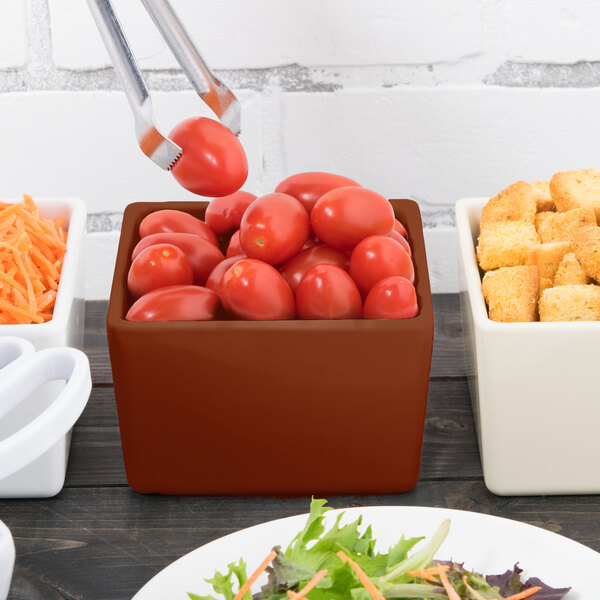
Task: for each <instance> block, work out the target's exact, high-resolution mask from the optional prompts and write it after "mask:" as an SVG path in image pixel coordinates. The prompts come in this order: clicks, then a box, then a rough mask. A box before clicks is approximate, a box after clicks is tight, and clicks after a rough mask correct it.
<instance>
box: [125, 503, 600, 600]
mask: <svg viewBox="0 0 600 600" xmlns="http://www.w3.org/2000/svg"><path fill="white" fill-rule="evenodd" d="M339 512H340V510H331V511H329V512H328V513H327V523H328V524H331V523H332V522H333V520H334V519H335V516H336V515H337V514H338V513H339ZM358 515H363V525H364V526H365V527H366V526H367V525H369V524H371V525H372V526H373V536H374V537H375V538H376V539H377V541H378V544H377V549H378V550H384V551H385V550H387V548H388V547H389V546H390V545H391V544H393V543H395V542H396V541H397V540H398V539H399V538H400V536H401V535H402V534H404V535H405V536H407V537H413V536H418V537H420V536H425V537H426V538H427V539H429V538H430V537H431V536H432V535H433V533H434V531H435V530H436V529H437V527H438V525H439V524H440V523H441V521H442V520H444V519H447V518H449V519H451V521H452V524H451V528H450V533H449V535H448V537H447V538H446V540H445V542H444V543H443V544H442V547H441V548H440V550H439V552H438V554H437V555H436V558H438V559H442V560H444V559H453V560H455V561H457V562H464V563H465V567H466V568H472V569H474V570H476V571H480V572H482V573H484V574H486V575H492V574H498V573H503V572H504V571H506V570H507V569H511V568H512V567H513V565H514V564H515V563H517V562H518V563H519V566H520V567H521V568H522V569H523V573H522V575H521V577H525V578H527V577H529V576H537V577H539V578H540V579H541V580H542V581H544V582H545V583H546V584H548V585H550V586H552V587H556V588H560V587H571V588H573V589H572V590H571V591H570V592H569V594H568V595H567V596H566V597H565V598H568V600H590V599H591V598H597V597H598V594H597V592H598V573H600V554H599V553H598V552H595V551H593V550H591V549H590V548H587V547H586V546H583V545H582V544H579V543H577V542H574V541H573V540H570V539H568V538H566V537H563V536H561V535H557V534H556V533H551V532H549V531H546V530H545V529H540V528H539V527H534V526H533V525H527V524H525V523H519V522H518V521H511V520H510V519H503V518H500V517H493V516H490V515H484V514H480V513H473V512H466V511H460V510H450V509H445V508H427V507H411V506H378V507H361V508H349V509H346V517H345V518H344V520H343V521H342V522H348V521H351V520H355V519H356V518H357V517H358ZM306 517H307V515H299V516H295V517H288V518H286V519H278V520H276V521H270V522H268V523H263V524H261V525H255V526H254V527H250V528H248V529H243V530H242V531H238V532H236V533H232V534H230V535H227V536H225V537H222V538H220V539H218V540H215V541H214V542H210V543H209V544H206V545H205V546H202V547H200V548H198V549H197V550H194V551H193V552H190V553H189V554H186V555H185V556H183V557H182V558H180V559H179V560H177V561H175V562H174V563H172V564H171V565H169V566H168V567H166V568H165V569H164V570H162V571H161V572H160V573H159V574H158V575H156V576H155V577H153V578H152V579H151V580H150V581H149V582H148V583H147V584H146V585H145V586H144V587H143V588H142V589H141V590H140V591H139V592H138V593H137V594H136V595H135V596H134V598H133V600H164V599H165V598H169V599H170V600H189V598H188V596H187V592H193V593H195V594H199V595H203V594H213V591H212V587H211V586H210V585H209V584H207V583H206V582H205V581H204V579H206V578H209V577H212V576H213V574H214V572H215V570H216V569H218V570H220V571H221V572H223V571H226V570H227V564H228V563H230V562H234V561H235V562H237V561H238V560H239V559H240V558H244V560H245V561H246V563H247V565H248V573H249V574H250V573H251V572H252V571H253V570H254V569H255V568H256V567H257V566H258V564H259V563H260V562H261V561H262V559H263V558H264V557H265V556H266V555H267V554H268V553H269V551H270V550H271V548H272V547H273V546H276V545H281V546H283V547H284V548H285V547H287V545H288V543H289V542H290V541H291V540H292V538H293V537H294V536H295V535H296V534H297V533H298V532H299V531H300V530H301V529H302V527H303V525H304V522H305V520H306ZM422 543H424V542H421V544H422ZM419 547H420V545H418V546H417V548H419ZM215 596H216V594H215Z"/></svg>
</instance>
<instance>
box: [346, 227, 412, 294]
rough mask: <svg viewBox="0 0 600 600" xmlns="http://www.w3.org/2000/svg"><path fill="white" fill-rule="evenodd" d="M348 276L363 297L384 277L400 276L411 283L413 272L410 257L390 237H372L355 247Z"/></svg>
mask: <svg viewBox="0 0 600 600" xmlns="http://www.w3.org/2000/svg"><path fill="white" fill-rule="evenodd" d="M350 275H351V276H352V279H354V281H356V285H357V286H358V289H359V290H360V291H361V293H362V294H363V296H366V295H367V293H368V292H369V290H370V289H371V288H372V287H373V286H374V285H375V284H376V283H377V282H378V281H379V280H380V279H383V278H384V277H391V276H392V275H402V277H405V278H406V279H408V280H409V281H410V282H411V283H412V282H413V281H414V280H415V271H414V268H413V264H412V260H411V259H410V256H409V255H408V253H407V252H406V250H404V248H403V247H402V246H401V245H400V244H399V243H398V242H396V241H394V240H393V239H392V238H390V237H386V236H383V235H372V236H369V237H368V238H365V239H364V240H363V241H362V242H360V243H359V244H357V245H356V248H354V250H353V251H352V256H351V257H350Z"/></svg>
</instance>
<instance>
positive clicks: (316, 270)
mask: <svg viewBox="0 0 600 600" xmlns="http://www.w3.org/2000/svg"><path fill="white" fill-rule="evenodd" d="M296 309H297V311H298V316H299V317H300V318H301V319H360V316H361V312H362V301H361V298H360V292H359V291H358V288H357V287H356V284H355V283H354V281H352V277H350V275H348V273H346V271H344V269H341V268H340V267H336V266H335V265H317V266H315V267H312V268H311V269H309V270H308V271H307V272H306V273H305V275H304V277H303V278H302V281H301V282H300V285H299V286H298V289H297V290H296Z"/></svg>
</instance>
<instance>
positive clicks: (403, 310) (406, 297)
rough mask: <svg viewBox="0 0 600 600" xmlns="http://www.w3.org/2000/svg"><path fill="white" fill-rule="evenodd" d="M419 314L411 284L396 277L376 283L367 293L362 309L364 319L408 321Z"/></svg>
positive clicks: (402, 278)
mask: <svg viewBox="0 0 600 600" xmlns="http://www.w3.org/2000/svg"><path fill="white" fill-rule="evenodd" d="M418 312H419V306H418V304H417V293H416V292H415V288H414V286H413V284H412V283H411V282H410V281H408V279H405V278H404V277H401V276H399V275H396V276H394V277H386V278H385V279H381V280H380V281H378V282H377V283H376V284H375V285H374V286H373V287H372V288H371V291H370V292H369V294H368V296H367V298H366V300H365V306H364V309H363V316H364V317H365V319H410V318H411V317H414V316H416V315H417V314H418Z"/></svg>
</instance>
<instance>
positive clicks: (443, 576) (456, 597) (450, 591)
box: [440, 571, 461, 600]
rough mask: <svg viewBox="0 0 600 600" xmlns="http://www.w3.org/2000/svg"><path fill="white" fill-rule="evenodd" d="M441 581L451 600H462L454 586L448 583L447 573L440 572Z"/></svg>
mask: <svg viewBox="0 0 600 600" xmlns="http://www.w3.org/2000/svg"><path fill="white" fill-rule="evenodd" d="M440 581H441V582H442V585H443V586H444V589H445V590H446V594H448V598H449V600H461V599H460V596H459V595H458V592H457V591H456V590H455V589H454V588H453V587H452V584H451V583H450V582H449V581H448V577H447V576H446V571H440Z"/></svg>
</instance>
